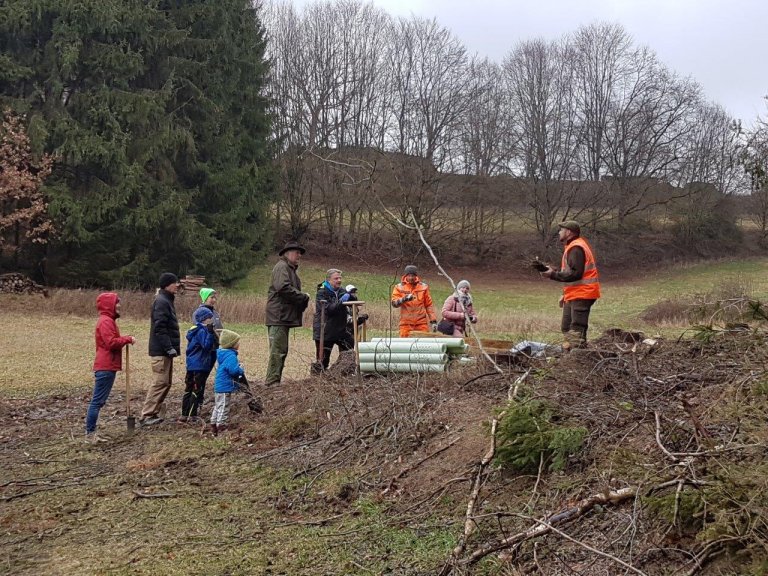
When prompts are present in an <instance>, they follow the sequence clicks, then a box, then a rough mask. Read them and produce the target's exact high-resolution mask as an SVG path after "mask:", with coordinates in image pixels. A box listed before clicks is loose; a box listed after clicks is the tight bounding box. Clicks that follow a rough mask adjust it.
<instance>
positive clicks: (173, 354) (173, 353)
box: [165, 348, 179, 358]
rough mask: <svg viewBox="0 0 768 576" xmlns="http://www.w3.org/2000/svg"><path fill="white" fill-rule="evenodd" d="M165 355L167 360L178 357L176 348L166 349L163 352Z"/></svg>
mask: <svg viewBox="0 0 768 576" xmlns="http://www.w3.org/2000/svg"><path fill="white" fill-rule="evenodd" d="M165 354H166V355H167V356H168V357H169V358H176V356H178V355H179V353H178V352H177V351H176V348H168V350H166V351H165Z"/></svg>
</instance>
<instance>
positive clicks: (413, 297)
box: [403, 292, 416, 302]
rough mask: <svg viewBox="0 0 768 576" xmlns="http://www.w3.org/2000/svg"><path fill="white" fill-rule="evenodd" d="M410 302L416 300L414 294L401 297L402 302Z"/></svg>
mask: <svg viewBox="0 0 768 576" xmlns="http://www.w3.org/2000/svg"><path fill="white" fill-rule="evenodd" d="M411 300H416V294H414V293H413V292H411V293H409V294H406V295H405V296H403V302H410V301H411Z"/></svg>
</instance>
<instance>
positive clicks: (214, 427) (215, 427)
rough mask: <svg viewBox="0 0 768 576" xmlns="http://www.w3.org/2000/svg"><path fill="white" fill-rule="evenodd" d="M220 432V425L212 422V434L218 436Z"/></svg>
mask: <svg viewBox="0 0 768 576" xmlns="http://www.w3.org/2000/svg"><path fill="white" fill-rule="evenodd" d="M218 433H219V427H218V426H216V424H213V423H212V424H211V434H213V435H214V436H216V435H218Z"/></svg>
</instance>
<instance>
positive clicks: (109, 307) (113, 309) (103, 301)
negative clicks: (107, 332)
mask: <svg viewBox="0 0 768 576" xmlns="http://www.w3.org/2000/svg"><path fill="white" fill-rule="evenodd" d="M118 300H120V298H119V297H118V295H117V293H115V292H102V293H101V294H99V295H98V296H97V297H96V309H97V310H98V311H99V314H106V315H107V316H109V317H110V318H119V317H120V314H118V313H117V301H118Z"/></svg>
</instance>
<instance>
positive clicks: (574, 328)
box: [541, 220, 600, 346]
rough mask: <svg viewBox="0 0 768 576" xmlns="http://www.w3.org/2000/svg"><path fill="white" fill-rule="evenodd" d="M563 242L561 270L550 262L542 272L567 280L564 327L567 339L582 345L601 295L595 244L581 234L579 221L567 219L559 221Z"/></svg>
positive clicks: (562, 326)
mask: <svg viewBox="0 0 768 576" xmlns="http://www.w3.org/2000/svg"><path fill="white" fill-rule="evenodd" d="M558 227H559V229H560V230H559V233H558V234H559V237H560V242H561V243H562V244H563V246H564V247H565V250H564V251H563V259H562V262H561V264H560V270H555V269H554V268H552V267H551V266H547V269H546V270H545V271H543V272H541V275H542V276H543V277H544V278H549V279H551V280H555V281H557V282H563V283H565V286H564V287H563V295H562V296H561V297H560V307H561V308H562V309H563V319H562V323H561V326H560V328H561V330H562V331H563V334H564V335H565V340H566V343H567V344H569V345H570V346H580V345H583V344H584V343H585V342H586V341H587V328H588V327H589V312H590V310H591V309H592V305H593V304H594V303H595V301H596V300H597V299H598V298H600V278H599V275H598V273H597V263H596V262H595V256H594V253H593V252H592V248H591V247H590V245H589V244H588V243H587V241H586V240H585V239H584V238H582V237H581V227H580V226H579V223H578V222H575V221H573V220H567V221H565V222H561V223H560V224H558Z"/></svg>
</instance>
